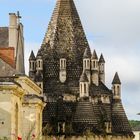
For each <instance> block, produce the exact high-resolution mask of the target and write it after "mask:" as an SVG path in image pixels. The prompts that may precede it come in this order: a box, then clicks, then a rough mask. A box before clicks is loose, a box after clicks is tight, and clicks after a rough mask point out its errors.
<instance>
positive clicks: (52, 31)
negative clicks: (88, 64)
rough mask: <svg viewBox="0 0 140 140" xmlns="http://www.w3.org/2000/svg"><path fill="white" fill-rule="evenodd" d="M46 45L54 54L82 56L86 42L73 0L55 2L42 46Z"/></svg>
mask: <svg viewBox="0 0 140 140" xmlns="http://www.w3.org/2000/svg"><path fill="white" fill-rule="evenodd" d="M48 43H49V44H50V45H49V46H50V48H55V51H56V52H59V53H61V52H62V53H64V52H65V53H67V55H68V56H72V54H73V53H76V52H78V54H79V55H82V56H83V53H84V50H85V48H86V47H87V46H88V42H87V39H86V36H85V33H84V30H83V27H82V24H81V21H80V18H79V15H78V12H77V10H76V7H75V4H74V2H73V0H57V3H56V7H55V9H54V12H53V15H52V18H51V21H50V23H49V26H48V30H47V32H46V34H45V37H44V40H43V43H42V46H45V47H46V44H48ZM73 50H76V52H74V51H73Z"/></svg>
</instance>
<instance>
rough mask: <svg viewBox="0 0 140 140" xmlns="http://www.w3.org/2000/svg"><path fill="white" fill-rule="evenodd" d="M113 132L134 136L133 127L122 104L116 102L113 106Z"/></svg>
mask: <svg viewBox="0 0 140 140" xmlns="http://www.w3.org/2000/svg"><path fill="white" fill-rule="evenodd" d="M112 126H113V128H112V132H115V133H116V134H117V133H118V134H125V135H131V136H133V133H132V129H131V126H130V124H129V122H128V119H127V116H126V114H125V111H124V108H123V105H122V102H121V101H120V100H118V101H117V100H115V101H114V102H113V104H112Z"/></svg>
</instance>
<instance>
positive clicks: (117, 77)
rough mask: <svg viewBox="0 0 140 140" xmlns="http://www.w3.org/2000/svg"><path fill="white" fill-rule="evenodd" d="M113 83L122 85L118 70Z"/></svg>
mask: <svg viewBox="0 0 140 140" xmlns="http://www.w3.org/2000/svg"><path fill="white" fill-rule="evenodd" d="M112 84H119V85H121V81H120V78H119V75H118V72H116V73H115V76H114V78H113V81H112Z"/></svg>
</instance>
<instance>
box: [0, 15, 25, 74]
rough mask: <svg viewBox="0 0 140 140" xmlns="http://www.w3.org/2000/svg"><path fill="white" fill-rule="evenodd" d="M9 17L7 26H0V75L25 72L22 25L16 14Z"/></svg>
mask: <svg viewBox="0 0 140 140" xmlns="http://www.w3.org/2000/svg"><path fill="white" fill-rule="evenodd" d="M9 17H10V21H9V23H10V24H9V26H8V27H0V64H1V68H2V69H0V76H7V75H10V76H12V75H14V74H17V73H18V74H19V73H20V74H25V69H24V37H23V25H22V23H21V22H19V18H20V16H19V15H18V14H17V15H16V14H15V13H10V14H9ZM3 71H5V74H4V73H3Z"/></svg>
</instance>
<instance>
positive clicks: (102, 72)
mask: <svg viewBox="0 0 140 140" xmlns="http://www.w3.org/2000/svg"><path fill="white" fill-rule="evenodd" d="M99 81H101V82H102V83H104V84H105V59H104V57H103V54H101V56H100V59H99Z"/></svg>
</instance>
